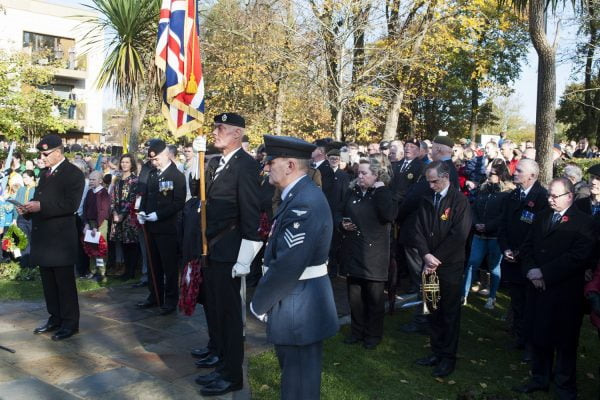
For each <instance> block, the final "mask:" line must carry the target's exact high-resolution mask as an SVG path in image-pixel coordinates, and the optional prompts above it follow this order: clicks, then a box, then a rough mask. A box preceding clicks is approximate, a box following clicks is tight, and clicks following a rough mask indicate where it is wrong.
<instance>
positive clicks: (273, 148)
mask: <svg viewBox="0 0 600 400" xmlns="http://www.w3.org/2000/svg"><path fill="white" fill-rule="evenodd" d="M264 140H265V151H266V152H267V160H269V161H270V160H272V159H274V158H277V157H289V158H298V159H301V160H308V159H310V158H311V157H312V152H313V150H314V149H316V148H317V146H316V145H314V144H310V143H308V142H306V141H304V140H302V139H298V138H295V137H290V136H273V135H265V136H264Z"/></svg>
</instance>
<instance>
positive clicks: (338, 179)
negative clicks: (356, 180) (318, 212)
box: [331, 168, 350, 213]
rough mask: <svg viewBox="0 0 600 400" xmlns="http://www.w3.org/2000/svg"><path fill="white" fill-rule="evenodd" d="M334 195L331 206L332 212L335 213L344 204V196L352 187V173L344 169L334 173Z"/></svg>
mask: <svg viewBox="0 0 600 400" xmlns="http://www.w3.org/2000/svg"><path fill="white" fill-rule="evenodd" d="M333 179H334V181H333V196H332V203H331V205H332V206H333V207H332V208H331V211H332V213H335V212H336V210H338V209H339V208H340V207H342V205H343V201H344V196H345V195H346V192H347V191H348V188H349V187H350V175H348V173H347V172H346V171H344V170H341V169H339V168H338V169H337V171H335V172H334V173H333Z"/></svg>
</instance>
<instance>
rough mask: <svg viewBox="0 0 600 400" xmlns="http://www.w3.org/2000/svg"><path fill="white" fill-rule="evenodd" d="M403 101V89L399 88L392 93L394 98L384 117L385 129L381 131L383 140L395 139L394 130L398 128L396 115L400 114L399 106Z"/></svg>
mask: <svg viewBox="0 0 600 400" xmlns="http://www.w3.org/2000/svg"><path fill="white" fill-rule="evenodd" d="M403 101H404V90H403V89H401V88H399V89H398V90H396V93H395V94H394V99H393V100H392V103H391V104H390V107H389V108H388V112H387V115H386V118H385V129H384V131H383V140H394V139H396V131H397V129H398V117H399V116H400V107H402V102H403Z"/></svg>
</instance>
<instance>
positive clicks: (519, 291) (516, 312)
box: [507, 282, 527, 346]
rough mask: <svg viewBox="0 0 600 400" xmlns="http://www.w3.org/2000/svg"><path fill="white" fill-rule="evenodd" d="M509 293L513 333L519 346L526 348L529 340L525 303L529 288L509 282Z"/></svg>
mask: <svg viewBox="0 0 600 400" xmlns="http://www.w3.org/2000/svg"><path fill="white" fill-rule="evenodd" d="M507 285H508V293H509V295H510V308H511V310H512V315H513V325H512V331H513V334H514V336H515V339H516V341H517V344H518V345H519V346H525V345H526V344H527V339H526V335H525V303H526V299H527V287H526V286H525V285H524V284H521V283H517V282H509V283H508V284H507Z"/></svg>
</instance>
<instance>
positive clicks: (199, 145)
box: [192, 136, 206, 153]
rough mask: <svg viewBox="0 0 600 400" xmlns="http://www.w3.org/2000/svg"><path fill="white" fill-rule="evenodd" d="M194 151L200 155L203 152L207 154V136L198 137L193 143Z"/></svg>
mask: <svg viewBox="0 0 600 400" xmlns="http://www.w3.org/2000/svg"><path fill="white" fill-rule="evenodd" d="M192 149H193V150H194V151H195V152H196V153H200V152H201V151H203V152H206V136H198V137H197V138H195V139H194V141H193V142H192Z"/></svg>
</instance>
